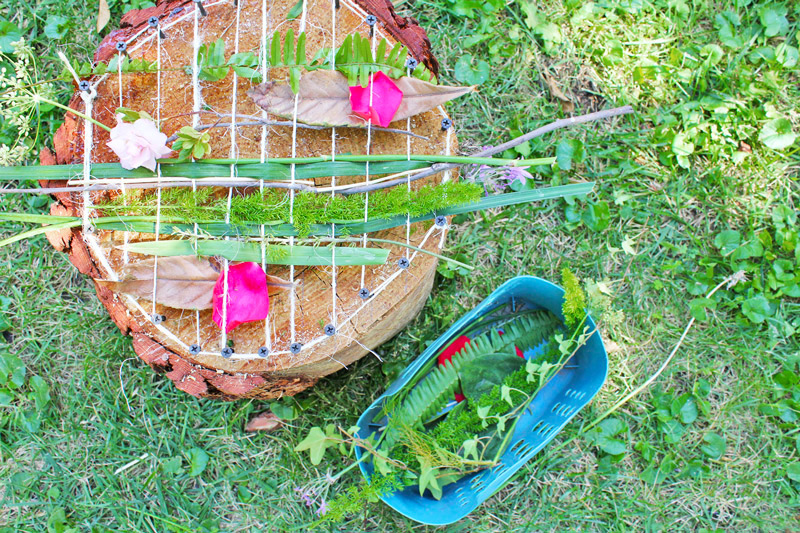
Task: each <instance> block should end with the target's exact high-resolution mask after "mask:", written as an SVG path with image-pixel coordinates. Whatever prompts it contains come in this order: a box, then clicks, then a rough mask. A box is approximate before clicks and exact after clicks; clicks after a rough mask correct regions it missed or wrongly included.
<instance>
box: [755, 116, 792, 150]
mask: <svg viewBox="0 0 800 533" xmlns="http://www.w3.org/2000/svg"><path fill="white" fill-rule="evenodd" d="M796 139H797V134H795V133H794V132H793V131H792V123H791V122H789V120H788V119H785V118H773V119H772V120H770V121H768V122H767V123H766V124H764V126H763V127H762V128H761V133H759V134H758V140H759V141H761V142H763V143H764V144H765V145H766V146H768V147H769V148H772V149H773V150H783V149H784V148H788V147H790V146H791V145H793V144H794V141H795V140H796Z"/></svg>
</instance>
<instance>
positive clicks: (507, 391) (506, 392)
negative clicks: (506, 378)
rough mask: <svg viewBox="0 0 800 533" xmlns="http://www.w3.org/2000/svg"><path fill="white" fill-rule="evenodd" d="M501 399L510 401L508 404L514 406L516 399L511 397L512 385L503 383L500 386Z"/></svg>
mask: <svg viewBox="0 0 800 533" xmlns="http://www.w3.org/2000/svg"><path fill="white" fill-rule="evenodd" d="M500 399H502V400H505V401H507V402H508V405H510V406H511V407H514V400H512V399H511V387H509V386H508V385H505V384H503V385H502V386H501V387H500Z"/></svg>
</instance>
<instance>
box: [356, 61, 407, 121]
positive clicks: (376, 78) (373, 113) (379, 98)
mask: <svg viewBox="0 0 800 533" xmlns="http://www.w3.org/2000/svg"><path fill="white" fill-rule="evenodd" d="M370 92H371V93H372V105H369V99H370ZM402 100H403V91H401V90H400V88H399V87H398V86H397V85H395V83H394V82H393V81H392V79H391V78H390V77H389V76H387V75H386V74H384V73H383V72H377V73H375V74H373V75H372V76H370V79H369V83H368V84H367V86H366V87H362V86H361V85H354V86H352V87H350V106H351V107H352V109H353V113H355V114H356V115H358V116H359V117H361V118H363V119H367V120H369V119H370V118H371V119H372V122H373V123H375V122H377V123H378V124H379V125H380V126H381V127H382V128H385V127H386V126H388V125H389V123H390V122H391V121H392V119H393V118H394V115H395V114H396V113H397V109H398V108H399V107H400V102H401V101H402Z"/></svg>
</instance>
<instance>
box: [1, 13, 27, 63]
mask: <svg viewBox="0 0 800 533" xmlns="http://www.w3.org/2000/svg"><path fill="white" fill-rule="evenodd" d="M20 39H22V30H20V29H19V28H18V27H17V26H16V25H15V24H13V23H11V22H9V21H7V20H6V19H4V18H2V17H0V53H3V54H13V53H14V47H13V46H11V43H15V42H17V41H19V40H20Z"/></svg>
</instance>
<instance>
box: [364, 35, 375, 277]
mask: <svg viewBox="0 0 800 533" xmlns="http://www.w3.org/2000/svg"><path fill="white" fill-rule="evenodd" d="M376 39H377V38H376V32H375V31H373V32H372V43H371V44H372V57H375V43H376ZM372 79H374V74H373V75H372V76H370V84H369V110H370V115H369V119H367V155H370V150H371V148H372V111H371V110H372V94H373V89H374V84H373V83H371V81H372ZM364 171H365V172H364V181H365V182H366V183H369V161H367V162H366V163H365V165H364ZM368 220H369V191H367V192H365V193H364V222H367V221H368ZM362 247H363V248H366V247H367V234H366V233H365V234H364V241H363V244H362ZM366 274H367V267H366V266H365V265H361V287H362V288H363V287H364V286H365V285H364V281H365V279H366Z"/></svg>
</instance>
